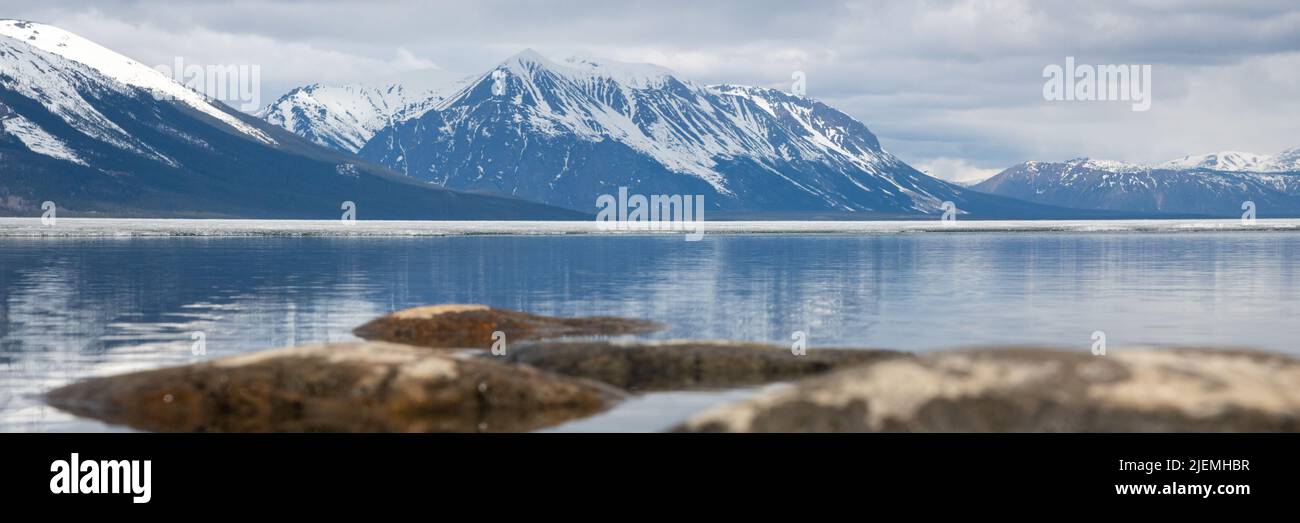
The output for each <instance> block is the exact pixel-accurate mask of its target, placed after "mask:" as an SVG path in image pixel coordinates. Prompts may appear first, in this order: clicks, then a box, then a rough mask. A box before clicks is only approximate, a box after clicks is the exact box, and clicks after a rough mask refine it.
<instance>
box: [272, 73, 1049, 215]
mask: <svg viewBox="0 0 1300 523" xmlns="http://www.w3.org/2000/svg"><path fill="white" fill-rule="evenodd" d="M335 89H336V90H337V89H348V90H347V92H349V93H356V94H355V95H354V96H353V97H352V98H351V99H350V100H349V101H347V102H340V103H337V104H335V105H337V106H340V107H353V106H357V105H362V106H366V107H370V106H372V105H375V104H370V103H368V102H366V101H365V100H366V99H368V98H370V96H369V95H366V94H364V91H363V90H362V89H358V88H346V87H335ZM335 92H338V91H335ZM444 92H449V91H444ZM301 98H302V93H301V92H299V91H295V92H291V93H290V94H288V95H286V96H284V97H282V98H281V99H280V100H277V101H276V102H274V103H273V104H272V107H273V108H274V110H273V111H270V112H269V116H268V117H267V119H268V121H271V122H273V123H277V124H280V122H282V121H284V120H285V119H284V118H283V116H281V115H284V114H292V115H297V117H296V118H295V119H293V123H292V125H286V128H289V129H291V130H293V131H294V132H296V133H298V134H301V135H303V136H307V137H318V138H319V137H325V136H341V135H353V136H362V135H371V138H370V139H369V140H368V141H367V142H366V143H365V144H364V145H363V146H361V147H360V148H359V150H357V154H358V155H359V156H360V157H361V158H363V159H366V160H370V161H373V162H376V163H379V164H382V165H385V166H388V167H390V168H392V169H394V170H396V171H398V172H402V173H405V174H407V175H408V176H411V177H413V178H416V179H419V180H424V181H429V182H432V183H435V184H437V185H439V186H443V187H447V188H452V189H460V190H472V191H479V192H484V193H491V194H499V195H504V196H511V197H518V198H523V199H526V200H532V201H538V202H542V203H546V204H550V205H556V206H561V207H566V208H570V209H576V210H590V209H593V208H594V204H595V200H596V198H597V197H598V196H600V195H602V194H615V193H617V191H618V188H619V187H628V188H629V190H630V191H631V192H633V193H640V194H698V195H704V196H705V198H704V201H705V202H706V208H709V209H712V210H721V211H737V212H745V211H749V212H766V213H776V212H822V213H859V214H871V215H873V216H918V215H925V214H936V213H939V212H941V208H942V206H943V203H944V202H945V201H951V202H953V203H954V204H955V205H956V206H957V208H958V209H959V212H962V213H968V214H971V215H975V216H983V217H1010V216H1041V217H1047V216H1059V215H1060V214H1061V212H1062V210H1061V209H1055V208H1050V207H1047V206H1041V205H1035V204H1029V203H1026V202H1021V201H1016V200H1013V199H1008V198H1000V197H997V196H990V195H987V194H983V193H980V192H977V191H972V190H969V189H966V188H963V187H961V186H958V185H955V184H952V183H949V182H946V181H943V180H939V179H937V178H933V177H930V176H927V175H925V174H923V173H921V172H919V171H917V170H916V169H914V168H913V167H912V166H910V165H908V164H907V163H906V162H904V161H902V160H901V159H899V158H898V157H896V156H894V155H892V154H890V153H889V152H887V151H885V150H884V149H883V148H881V146H880V142H879V141H878V140H877V138H876V136H875V135H874V134H872V132H871V131H870V130H869V129H868V128H867V127H866V125H864V124H863V123H861V122H859V121H858V120H856V119H854V118H852V117H851V116H849V115H847V114H845V113H843V112H840V111H838V110H836V109H834V108H832V107H830V106H827V105H825V104H823V103H821V102H818V101H817V100H814V99H812V98H808V97H805V96H797V95H792V94H787V93H785V92H782V91H778V90H774V89H766V88H760V87H748V86H738V85H712V86H701V85H696V84H694V83H692V82H690V81H687V80H682V79H680V78H678V77H676V76H675V75H674V74H673V73H672V72H671V71H669V70H667V69H664V68H661V67H658V66H654V65H649V64H628V63H620V62H614V61H607V60H596V59H590V58H577V57H574V58H569V59H566V60H562V61H552V60H550V59H548V58H545V57H543V56H542V55H540V54H539V53H537V52H535V51H532V50H524V51H522V52H520V53H518V54H516V55H514V56H512V57H510V58H508V59H506V60H505V61H503V62H502V63H500V64H499V65H497V66H496V67H494V68H492V69H491V70H489V71H486V72H484V73H483V74H480V75H478V76H477V77H473V78H471V79H470V80H468V81H466V82H465V83H464V85H463V86H461V87H459V89H458V90H456V91H455V92H452V93H450V94H447V95H446V96H445V98H444V99H442V100H441V101H437V102H436V103H433V104H431V105H426V106H421V107H420V110H422V111H423V112H422V113H420V114H418V115H416V114H415V113H416V112H418V111H417V110H411V109H409V106H402V108H400V109H398V110H396V111H393V112H389V113H386V114H384V115H383V116H381V119H382V118H387V119H389V120H390V122H391V123H390V124H389V125H387V126H384V127H382V128H380V129H378V130H377V131H371V129H372V128H373V127H374V126H373V125H372V123H371V122H374V121H375V118H373V117H371V116H370V114H371V113H370V112H369V111H368V110H363V111H352V110H350V109H348V110H324V111H321V110H317V108H318V104H316V103H315V102H312V101H301ZM340 122H351V124H350V127H349V126H346V125H343V126H341V125H340ZM340 127H344V128H347V129H350V130H340ZM340 142H343V143H340ZM319 143H323V144H327V145H331V146H333V147H335V148H338V149H340V150H351V148H352V144H354V143H355V142H354V141H344V140H333V139H323V138H322V139H321V140H320V141H319Z"/></svg>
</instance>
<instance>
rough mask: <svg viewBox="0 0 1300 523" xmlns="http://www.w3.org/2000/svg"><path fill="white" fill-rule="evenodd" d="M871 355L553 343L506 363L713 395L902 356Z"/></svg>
mask: <svg viewBox="0 0 1300 523" xmlns="http://www.w3.org/2000/svg"><path fill="white" fill-rule="evenodd" d="M904 355H905V354H904V353H900V352H894V351H887V350H870V349H810V350H808V351H807V354H804V355H802V356H795V355H793V354H791V353H790V349H789V348H783V347H777V346H773V345H763V344H757V343H744V342H731V341H692V340H682V341H666V342H653V341H637V342H610V341H572V342H569V341H553V342H540V343H531V344H527V345H524V346H521V347H518V348H511V349H510V350H509V351H508V352H507V354H506V357H505V359H506V360H507V361H510V362H514V363H524V364H527V365H531V366H533V367H537V368H539V369H544V370H548V371H551V372H555V373H557V374H564V375H566V376H577V377H582V378H588V379H593V380H597V381H601V382H604V383H608V384H610V385H614V386H616V387H619V388H622V389H626V390H630V391H656V390H682V389H717V388H727V387H742V386H748V385H757V384H763V383H770V382H773V381H783V380H789V379H795V378H802V377H806V376H811V375H814V374H821V373H825V372H829V371H831V370H833V369H836V368H841V367H846V366H851V365H862V364H867V363H874V362H878V361H884V360H886V359H890V358H897V357H901V356H904Z"/></svg>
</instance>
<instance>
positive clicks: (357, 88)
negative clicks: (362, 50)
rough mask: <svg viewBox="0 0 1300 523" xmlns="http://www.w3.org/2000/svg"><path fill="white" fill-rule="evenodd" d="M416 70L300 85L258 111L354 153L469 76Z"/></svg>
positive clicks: (306, 135) (272, 120)
mask: <svg viewBox="0 0 1300 523" xmlns="http://www.w3.org/2000/svg"><path fill="white" fill-rule="evenodd" d="M412 76H413V74H407V75H403V77H402V78H399V79H395V80H391V81H383V82H377V83H371V84H345V85H322V84H312V85H309V86H306V87H299V88H297V89H294V90H292V91H289V92H288V93H286V94H285V95H284V96H281V97H280V98H279V99H278V100H276V101H275V102H273V103H271V104H270V105H268V106H266V107H265V108H263V109H262V110H260V111H258V113H257V116H258V117H259V118H261V119H263V120H266V121H267V122H270V123H271V124H273V125H277V126H279V127H283V128H285V129H288V130H289V131H292V132H293V133H294V134H297V135H299V136H302V137H304V138H307V139H308V140H311V141H312V142H315V143H317V144H320V145H323V146H325V147H329V148H332V149H336V150H339V151H346V152H350V153H355V152H357V151H359V150H361V147H362V146H363V145H365V144H366V142H367V141H369V140H370V138H372V137H373V136H374V135H375V132H377V131H379V130H380V129H383V128H384V127H387V126H389V125H393V124H395V123H397V122H402V121H405V120H407V119H410V118H413V117H416V116H419V115H421V114H424V112H425V111H428V110H429V109H432V108H434V107H436V106H437V105H438V104H440V103H442V102H443V101H445V100H446V97H447V95H448V94H450V93H454V92H455V91H456V90H458V89H460V88H461V87H463V86H464V84H465V82H466V81H467V79H465V78H463V77H460V76H459V75H453V74H447V73H438V72H429V73H425V74H422V75H420V76H421V77H420V78H415V79H413V78H412Z"/></svg>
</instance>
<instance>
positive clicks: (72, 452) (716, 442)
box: [0, 434, 1300, 514]
mask: <svg viewBox="0 0 1300 523" xmlns="http://www.w3.org/2000/svg"><path fill="white" fill-rule="evenodd" d="M0 449H3V451H2V452H3V454H4V455H3V462H4V472H3V479H2V480H0V481H3V483H2V486H0V488H2V490H0V497H3V498H4V503H5V505H6V506H9V507H14V506H17V505H37V506H39V507H37V508H40V507H48V508H55V509H62V508H74V509H75V508H91V509H94V510H97V511H102V510H107V509H112V510H111V512H118V511H122V512H126V513H141V514H144V513H149V512H154V513H157V511H159V510H165V509H169V508H176V509H182V510H186V511H189V512H193V511H194V510H195V508H196V507H204V506H213V507H221V508H222V509H223V510H225V509H237V508H240V507H244V506H247V507H261V508H276V509H281V510H291V511H293V512H300V513H309V512H328V511H331V510H334V509H335V508H338V507H344V506H349V505H355V506H358V507H372V508H373V507H377V506H383V507H393V508H397V507H403V506H407V505H410V506H425V507H427V505H428V504H429V503H434V502H444V503H445V502H454V503H455V504H457V505H461V506H477V507H480V509H491V510H492V511H494V512H495V511H500V510H527V508H528V507H537V506H545V507H547V508H548V509H552V510H553V509H556V508H561V507H560V506H558V505H557V504H561V503H577V504H581V503H587V502H594V501H597V500H599V501H606V502H608V501H613V502H623V503H636V504H637V505H630V506H629V505H623V506H624V507H625V510H627V509H630V510H634V511H656V510H673V509H672V507H674V506H676V505H677V504H692V503H696V502H699V501H700V500H701V499H705V498H707V499H710V500H712V501H711V502H712V503H726V504H733V503H734V504H736V507H735V508H738V509H739V508H743V509H746V510H747V511H752V510H760V511H762V510H765V509H766V507H771V508H774V509H775V508H782V507H783V508H790V507H807V508H809V509H812V508H823V507H824V508H826V509H831V508H834V507H835V506H836V505H838V504H845V505H849V504H860V503H863V502H870V503H873V504H879V505H878V506H886V505H890V504H896V503H899V502H904V501H907V502H918V501H919V502H923V503H927V504H935V503H938V504H940V505H942V504H943V502H948V501H954V500H981V501H983V502H990V501H999V502H1019V501H1028V500H1032V501H1034V502H1036V503H1044V502H1045V503H1070V504H1071V505H1069V506H1086V507H1094V508H1095V507H1103V506H1110V505H1118V504H1122V505H1126V506H1149V507H1175V508H1184V509H1192V510H1200V509H1202V508H1211V507H1241V508H1249V507H1256V506H1263V505H1272V504H1278V503H1288V502H1290V501H1291V500H1292V499H1294V498H1295V497H1296V493H1297V488H1296V487H1297V484H1298V483H1300V482H1298V481H1297V479H1296V477H1295V471H1296V470H1297V466H1298V465H1300V458H1298V455H1300V452H1298V450H1297V449H1300V435H1295V434H858V435H706V434H630V435H619V434H458V435H451V434H445V435H435V434H245V435H237V434H5V435H0ZM465 504H476V505H465ZM874 506H877V505H873V507H874ZM914 506H915V505H914ZM261 508H259V510H261ZM575 508H578V507H577V506H575ZM679 508H680V507H679ZM715 508H719V509H721V508H723V507H715ZM11 510H12V509H11Z"/></svg>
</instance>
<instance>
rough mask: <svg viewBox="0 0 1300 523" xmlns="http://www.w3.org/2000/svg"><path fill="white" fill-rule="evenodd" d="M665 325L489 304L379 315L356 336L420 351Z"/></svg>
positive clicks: (641, 330)
mask: <svg viewBox="0 0 1300 523" xmlns="http://www.w3.org/2000/svg"><path fill="white" fill-rule="evenodd" d="M663 327H664V326H663V324H660V323H657V322H653V321H646V320H634V319H627V318H615V317H603V316H597V317H589V318H556V317H552V316H540V315H537V314H529V313H526V312H518V311H512V310H505V309H493V308H491V307H488V306H486V305H454V304H449V305H428V306H424V307H415V308H411V309H405V310H400V311H397V312H394V313H391V314H387V315H384V316H380V317H379V318H376V319H374V320H371V321H370V322H368V323H366V324H365V325H362V326H360V327H357V328H356V329H355V330H354V331H353V333H354V334H356V335H357V336H358V337H360V338H364V339H367V340H382V341H391V342H395V343H406V344H410V345H419V346H422V347H444V348H480V349H487V348H489V347H491V346H492V343H493V341H495V340H494V339H493V338H492V333H493V332H495V331H501V332H503V333H505V335H506V340H507V342H508V343H510V344H513V343H516V342H520V341H524V340H536V339H544V338H558V337H562V336H596V335H619V334H640V333H646V332H654V331H657V330H659V329H662V328H663Z"/></svg>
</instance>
